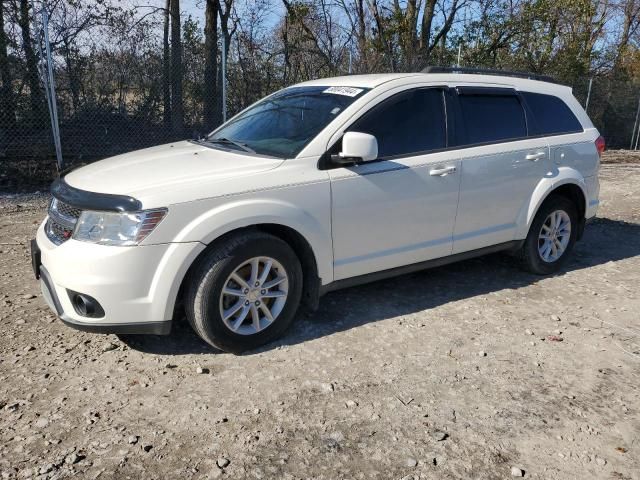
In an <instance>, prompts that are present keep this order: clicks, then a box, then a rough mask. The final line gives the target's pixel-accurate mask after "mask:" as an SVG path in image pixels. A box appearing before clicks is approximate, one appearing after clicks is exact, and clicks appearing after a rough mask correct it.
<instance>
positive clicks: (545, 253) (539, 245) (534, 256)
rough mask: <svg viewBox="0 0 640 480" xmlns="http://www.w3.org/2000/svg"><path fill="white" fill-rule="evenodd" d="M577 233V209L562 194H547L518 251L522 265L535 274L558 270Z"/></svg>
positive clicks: (545, 273)
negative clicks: (519, 251)
mask: <svg viewBox="0 0 640 480" xmlns="http://www.w3.org/2000/svg"><path fill="white" fill-rule="evenodd" d="M577 234H578V211H577V209H576V206H575V204H574V203H573V202H572V201H571V200H569V199H567V198H565V197H562V196H559V195H550V196H549V197H548V198H547V199H546V200H545V201H544V203H543V204H542V206H541V207H540V209H539V210H538V213H537V214H536V216H535V217H534V219H533V222H532V223H531V228H530V229H529V234H528V235H527V239H526V240H525V243H524V245H523V246H522V250H521V255H520V256H521V258H522V262H523V265H524V267H525V268H526V269H527V270H529V271H530V272H531V273H535V274H536V275H550V274H552V273H555V272H557V271H558V270H560V268H561V267H562V266H563V265H564V263H565V262H566V261H567V259H568V257H569V254H570V253H571V251H572V250H573V246H574V244H575V243H576V238H577Z"/></svg>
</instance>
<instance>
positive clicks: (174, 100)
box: [171, 0, 184, 135]
mask: <svg viewBox="0 0 640 480" xmlns="http://www.w3.org/2000/svg"><path fill="white" fill-rule="evenodd" d="M182 76H183V75H182V38H181V34H180V0H171V127H172V128H173V133H175V134H176V135H182V134H183V132H184V105H183V100H182Z"/></svg>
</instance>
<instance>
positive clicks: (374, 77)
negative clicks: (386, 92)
mask: <svg viewBox="0 0 640 480" xmlns="http://www.w3.org/2000/svg"><path fill="white" fill-rule="evenodd" d="M402 79H404V80H405V81H410V80H411V79H413V80H415V81H421V82H424V81H427V82H442V83H448V84H450V83H454V84H455V83H458V84H467V85H468V84H478V85H480V84H482V85H488V86H504V87H511V88H515V89H518V90H525V91H533V92H545V93H551V94H565V95H566V94H567V93H570V92H571V88H570V87H567V86H564V85H559V84H557V83H551V82H545V81H541V80H532V79H528V78H518V77H512V76H507V75H504V76H503V75H487V74H469V73H422V72H416V73H377V74H367V75H345V76H341V77H329V78H321V79H317V80H310V81H307V82H303V83H299V84H297V85H295V86H297V87H300V86H305V87H306V86H328V87H331V86H344V87H357V88H375V87H378V86H380V85H383V84H385V83H387V82H391V81H394V80H402Z"/></svg>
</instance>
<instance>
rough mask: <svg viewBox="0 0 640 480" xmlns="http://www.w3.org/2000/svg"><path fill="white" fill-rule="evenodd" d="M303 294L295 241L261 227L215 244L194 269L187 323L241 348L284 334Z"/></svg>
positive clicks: (221, 344) (212, 340) (218, 342)
mask: <svg viewBox="0 0 640 480" xmlns="http://www.w3.org/2000/svg"><path fill="white" fill-rule="evenodd" d="M301 296H302V268H301V266H300V261H299V260H298V257H297V256H296V254H295V252H294V251H293V250H292V249H291V247H290V246H289V245H288V244H287V243H286V242H284V241H283V240H281V239H279V238H278V237H275V236H273V235H269V234H266V233H262V232H241V233H238V234H234V235H232V236H230V237H229V238H227V239H225V240H223V241H222V242H220V243H218V244H216V245H214V246H213V247H212V248H211V249H210V250H209V251H208V252H207V253H206V254H205V256H204V257H203V258H202V259H200V260H199V261H198V265H197V267H196V268H195V269H194V270H193V271H192V272H191V275H190V279H189V283H188V286H187V290H186V292H185V307H186V314H187V319H188V320H189V323H190V324H191V326H192V327H193V329H194V330H195V332H196V333H197V334H198V335H199V336H200V337H201V338H202V339H203V340H204V341H205V342H207V343H209V344H210V345H212V346H214V347H216V348H218V349H220V350H224V351H226V352H232V353H240V352H242V351H245V350H250V349H253V348H256V347H259V346H261V345H264V344H266V343H269V342H270V341H272V340H274V339H276V338H278V337H280V336H281V335H282V334H283V333H284V332H285V330H286V329H287V328H288V327H289V326H290V325H291V323H292V321H293V319H294V316H295V313H296V311H297V309H298V306H299V304H300V298H301Z"/></svg>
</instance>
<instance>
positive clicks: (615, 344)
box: [0, 161, 640, 480]
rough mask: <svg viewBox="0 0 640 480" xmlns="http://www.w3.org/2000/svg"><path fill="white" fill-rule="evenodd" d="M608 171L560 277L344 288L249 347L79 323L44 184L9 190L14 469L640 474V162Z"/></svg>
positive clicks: (4, 242) (2, 367)
mask: <svg viewBox="0 0 640 480" xmlns="http://www.w3.org/2000/svg"><path fill="white" fill-rule="evenodd" d="M601 180H602V195H601V197H602V206H601V209H600V212H599V218H598V219H597V220H596V221H595V222H594V223H593V224H592V225H590V226H589V227H588V229H587V233H586V236H585V238H584V240H583V241H582V242H580V243H579V244H578V245H577V249H576V251H575V254H574V257H573V259H572V261H571V262H570V264H569V265H568V267H567V268H566V270H565V271H564V272H562V273H561V274H560V275H557V276H555V277H551V278H539V277H534V276H532V275H529V274H526V273H523V272H522V271H520V270H519V269H518V268H517V267H516V266H514V264H513V261H512V260H511V259H510V258H508V257H503V256H499V255H494V256H490V257H487V258H483V259H478V260H472V261H467V262H464V263H460V264H457V265H452V266H448V267H443V268H438V269H435V270H430V271H426V272H422V273H418V274H413V275H408V276H404V277H401V278H398V279H394V280H389V281H384V282H379V283H375V284H371V285H367V286H363V287H358V288H352V289H349V290H345V291H342V292H335V293H332V294H329V295H328V296H326V297H325V298H324V299H323V301H322V303H321V308H320V311H319V312H317V313H316V314H315V315H313V316H312V317H309V318H299V319H298V321H297V322H296V324H295V326H294V328H293V329H292V331H291V332H290V333H289V334H288V335H287V337H286V338H285V339H284V340H283V341H282V342H280V343H278V344H273V345H270V346H268V347H266V348H264V349H262V350H260V351H255V352H251V353H249V354H246V355H243V356H233V355H229V354H221V353H216V352H215V351H213V350H211V349H210V348H208V347H207V346H206V345H205V344H204V343H203V342H201V341H199V339H198V338H197V337H196V336H195V335H194V334H193V333H191V331H190V330H189V329H188V327H187V326H184V325H179V326H178V327H177V328H176V329H175V331H174V332H173V335H172V336H171V337H129V338H125V337H120V338H118V337H116V336H99V335H93V334H86V333H80V332H76V331H74V330H70V329H68V328H66V327H64V326H63V325H62V324H61V323H60V322H59V321H58V320H55V319H54V317H53V316H52V315H51V314H50V313H49V312H48V310H47V309H46V307H45V306H44V305H43V302H42V298H41V295H40V293H39V287H38V285H37V283H36V281H35V280H34V279H33V276H32V273H31V270H30V265H29V257H28V252H27V241H28V239H30V238H31V237H32V236H33V234H34V231H35V229H36V225H37V222H38V221H39V220H40V219H41V218H42V217H43V209H44V205H45V199H44V198H42V197H37V196H35V197H34V196H31V197H25V196H21V197H17V198H10V199H7V198H5V199H3V200H0V325H1V332H2V335H1V336H0V472H1V474H2V478H28V477H34V478H35V477H38V478H67V477H70V476H72V475H77V476H78V477H79V478H103V479H107V478H118V479H123V478H194V479H205V478H233V479H240V478H258V479H259V478H265V479H266V478H277V479H294V478H317V479H341V478H345V479H346V478H349V479H352V478H353V479H357V478H381V479H400V478H406V479H410V478H421V479H422V478H428V479H450V478H472V479H480V478H483V479H485V478H511V475H512V467H515V468H517V469H521V470H522V471H523V472H524V475H525V478H532V479H533V478H538V479H562V480H564V479H573V478H575V479H587V478H599V479H600V478H604V479H640V396H639V392H640V317H639V314H638V312H640V297H639V294H640V292H639V286H640V163H638V162H631V161H625V162H621V163H614V164H607V165H604V166H603V169H602V172H601ZM550 336H555V337H556V341H553V340H551V339H550ZM558 339H562V341H557V340H558ZM198 367H200V368H201V369H202V370H203V371H204V373H198V371H199V370H198ZM519 472H520V470H518V471H515V472H514V473H519Z"/></svg>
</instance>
